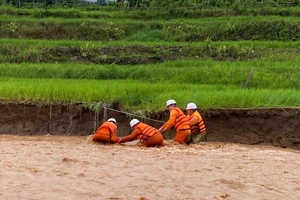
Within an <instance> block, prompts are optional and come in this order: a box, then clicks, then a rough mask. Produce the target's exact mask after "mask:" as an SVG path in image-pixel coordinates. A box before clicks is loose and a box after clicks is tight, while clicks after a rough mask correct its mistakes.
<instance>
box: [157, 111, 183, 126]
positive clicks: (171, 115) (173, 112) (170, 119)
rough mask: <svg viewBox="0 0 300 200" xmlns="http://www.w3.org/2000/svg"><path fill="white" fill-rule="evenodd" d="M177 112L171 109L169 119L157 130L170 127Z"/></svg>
mask: <svg viewBox="0 0 300 200" xmlns="http://www.w3.org/2000/svg"><path fill="white" fill-rule="evenodd" d="M177 114H178V113H177V111H176V110H171V113H170V118H169V120H168V121H167V122H166V123H165V124H164V125H163V126H162V127H161V128H160V129H159V130H161V131H166V130H169V129H171V128H172V127H173V126H174V124H175V119H176V116H177Z"/></svg>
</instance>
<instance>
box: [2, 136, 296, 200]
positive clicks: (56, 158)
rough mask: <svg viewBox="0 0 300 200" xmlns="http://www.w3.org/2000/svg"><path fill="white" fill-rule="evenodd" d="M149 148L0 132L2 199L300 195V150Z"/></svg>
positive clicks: (224, 146)
mask: <svg viewBox="0 0 300 200" xmlns="http://www.w3.org/2000/svg"><path fill="white" fill-rule="evenodd" d="M165 142H166V146H164V147H162V148H144V147H140V146H136V142H135V141H134V142H131V143H128V144H127V143H126V145H122V146H121V145H100V144H95V143H93V142H90V141H89V140H87V137H86V136H52V135H47V136H41V135H39V136H19V135H5V134H2V135H0V199H3V200H6V199H7V200H19V199H29V200H37V199H39V200H40V199H66V200H67V199H68V200H69V199H74V200H75V199H78V200H81V199H91V200H93V199H95V200H99V199H108V200H109V199H110V200H111V199H115V200H121V199H122V200H123V199H124V200H125V199H126V200H127V199H130V200H131V199H137V200H138V199H139V200H141V199H171V200H173V199H180V200H181V199H197V200H198V199H249V200H250V199H272V200H274V199H275V200H276V199H278V200H279V199H280V200H281V199H290V200H298V199H300V170H299V169H300V152H299V150H293V149H288V148H280V147H274V146H262V145H243V144H236V143H224V142H205V143H202V144H201V145H190V146H184V145H176V144H173V142H172V141H170V140H166V141H165Z"/></svg>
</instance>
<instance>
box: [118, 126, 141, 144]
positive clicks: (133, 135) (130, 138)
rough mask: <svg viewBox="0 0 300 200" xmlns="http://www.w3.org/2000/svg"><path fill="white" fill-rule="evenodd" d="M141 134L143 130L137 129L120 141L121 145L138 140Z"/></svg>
mask: <svg viewBox="0 0 300 200" xmlns="http://www.w3.org/2000/svg"><path fill="white" fill-rule="evenodd" d="M140 134H141V130H140V129H138V128H135V129H134V131H133V132H132V133H131V134H130V135H128V136H126V137H124V138H122V139H121V140H120V143H125V142H130V141H133V140H136V139H137V138H138V136H139V135H140Z"/></svg>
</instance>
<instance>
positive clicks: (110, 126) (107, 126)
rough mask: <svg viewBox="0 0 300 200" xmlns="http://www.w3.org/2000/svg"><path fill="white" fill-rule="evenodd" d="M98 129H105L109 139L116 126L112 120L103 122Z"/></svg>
mask: <svg viewBox="0 0 300 200" xmlns="http://www.w3.org/2000/svg"><path fill="white" fill-rule="evenodd" d="M100 129H107V130H108V132H109V139H110V140H111V137H112V135H113V134H115V133H116V130H117V126H116V125H115V124H114V123H113V122H103V124H102V125H101V126H100V127H99V130H100Z"/></svg>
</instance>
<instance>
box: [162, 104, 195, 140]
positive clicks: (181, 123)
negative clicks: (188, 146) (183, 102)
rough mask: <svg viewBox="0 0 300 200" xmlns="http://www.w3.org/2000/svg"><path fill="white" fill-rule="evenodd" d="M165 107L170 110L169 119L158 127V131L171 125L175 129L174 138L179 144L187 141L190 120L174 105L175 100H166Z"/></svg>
mask: <svg viewBox="0 0 300 200" xmlns="http://www.w3.org/2000/svg"><path fill="white" fill-rule="evenodd" d="M167 107H168V109H169V112H170V118H169V120H168V121H167V122H166V123H165V124H164V125H163V126H162V127H160V129H159V130H160V131H162V132H164V131H166V130H169V129H171V128H172V127H173V126H174V127H175V129H176V136H175V138H174V140H175V141H176V142H178V143H179V144H184V143H187V140H188V137H189V136H190V134H191V129H190V122H189V120H188V118H187V117H186V116H185V114H184V113H183V112H182V110H181V109H180V108H178V107H177V106H176V101H175V100H173V99H170V100H168V101H167Z"/></svg>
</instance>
